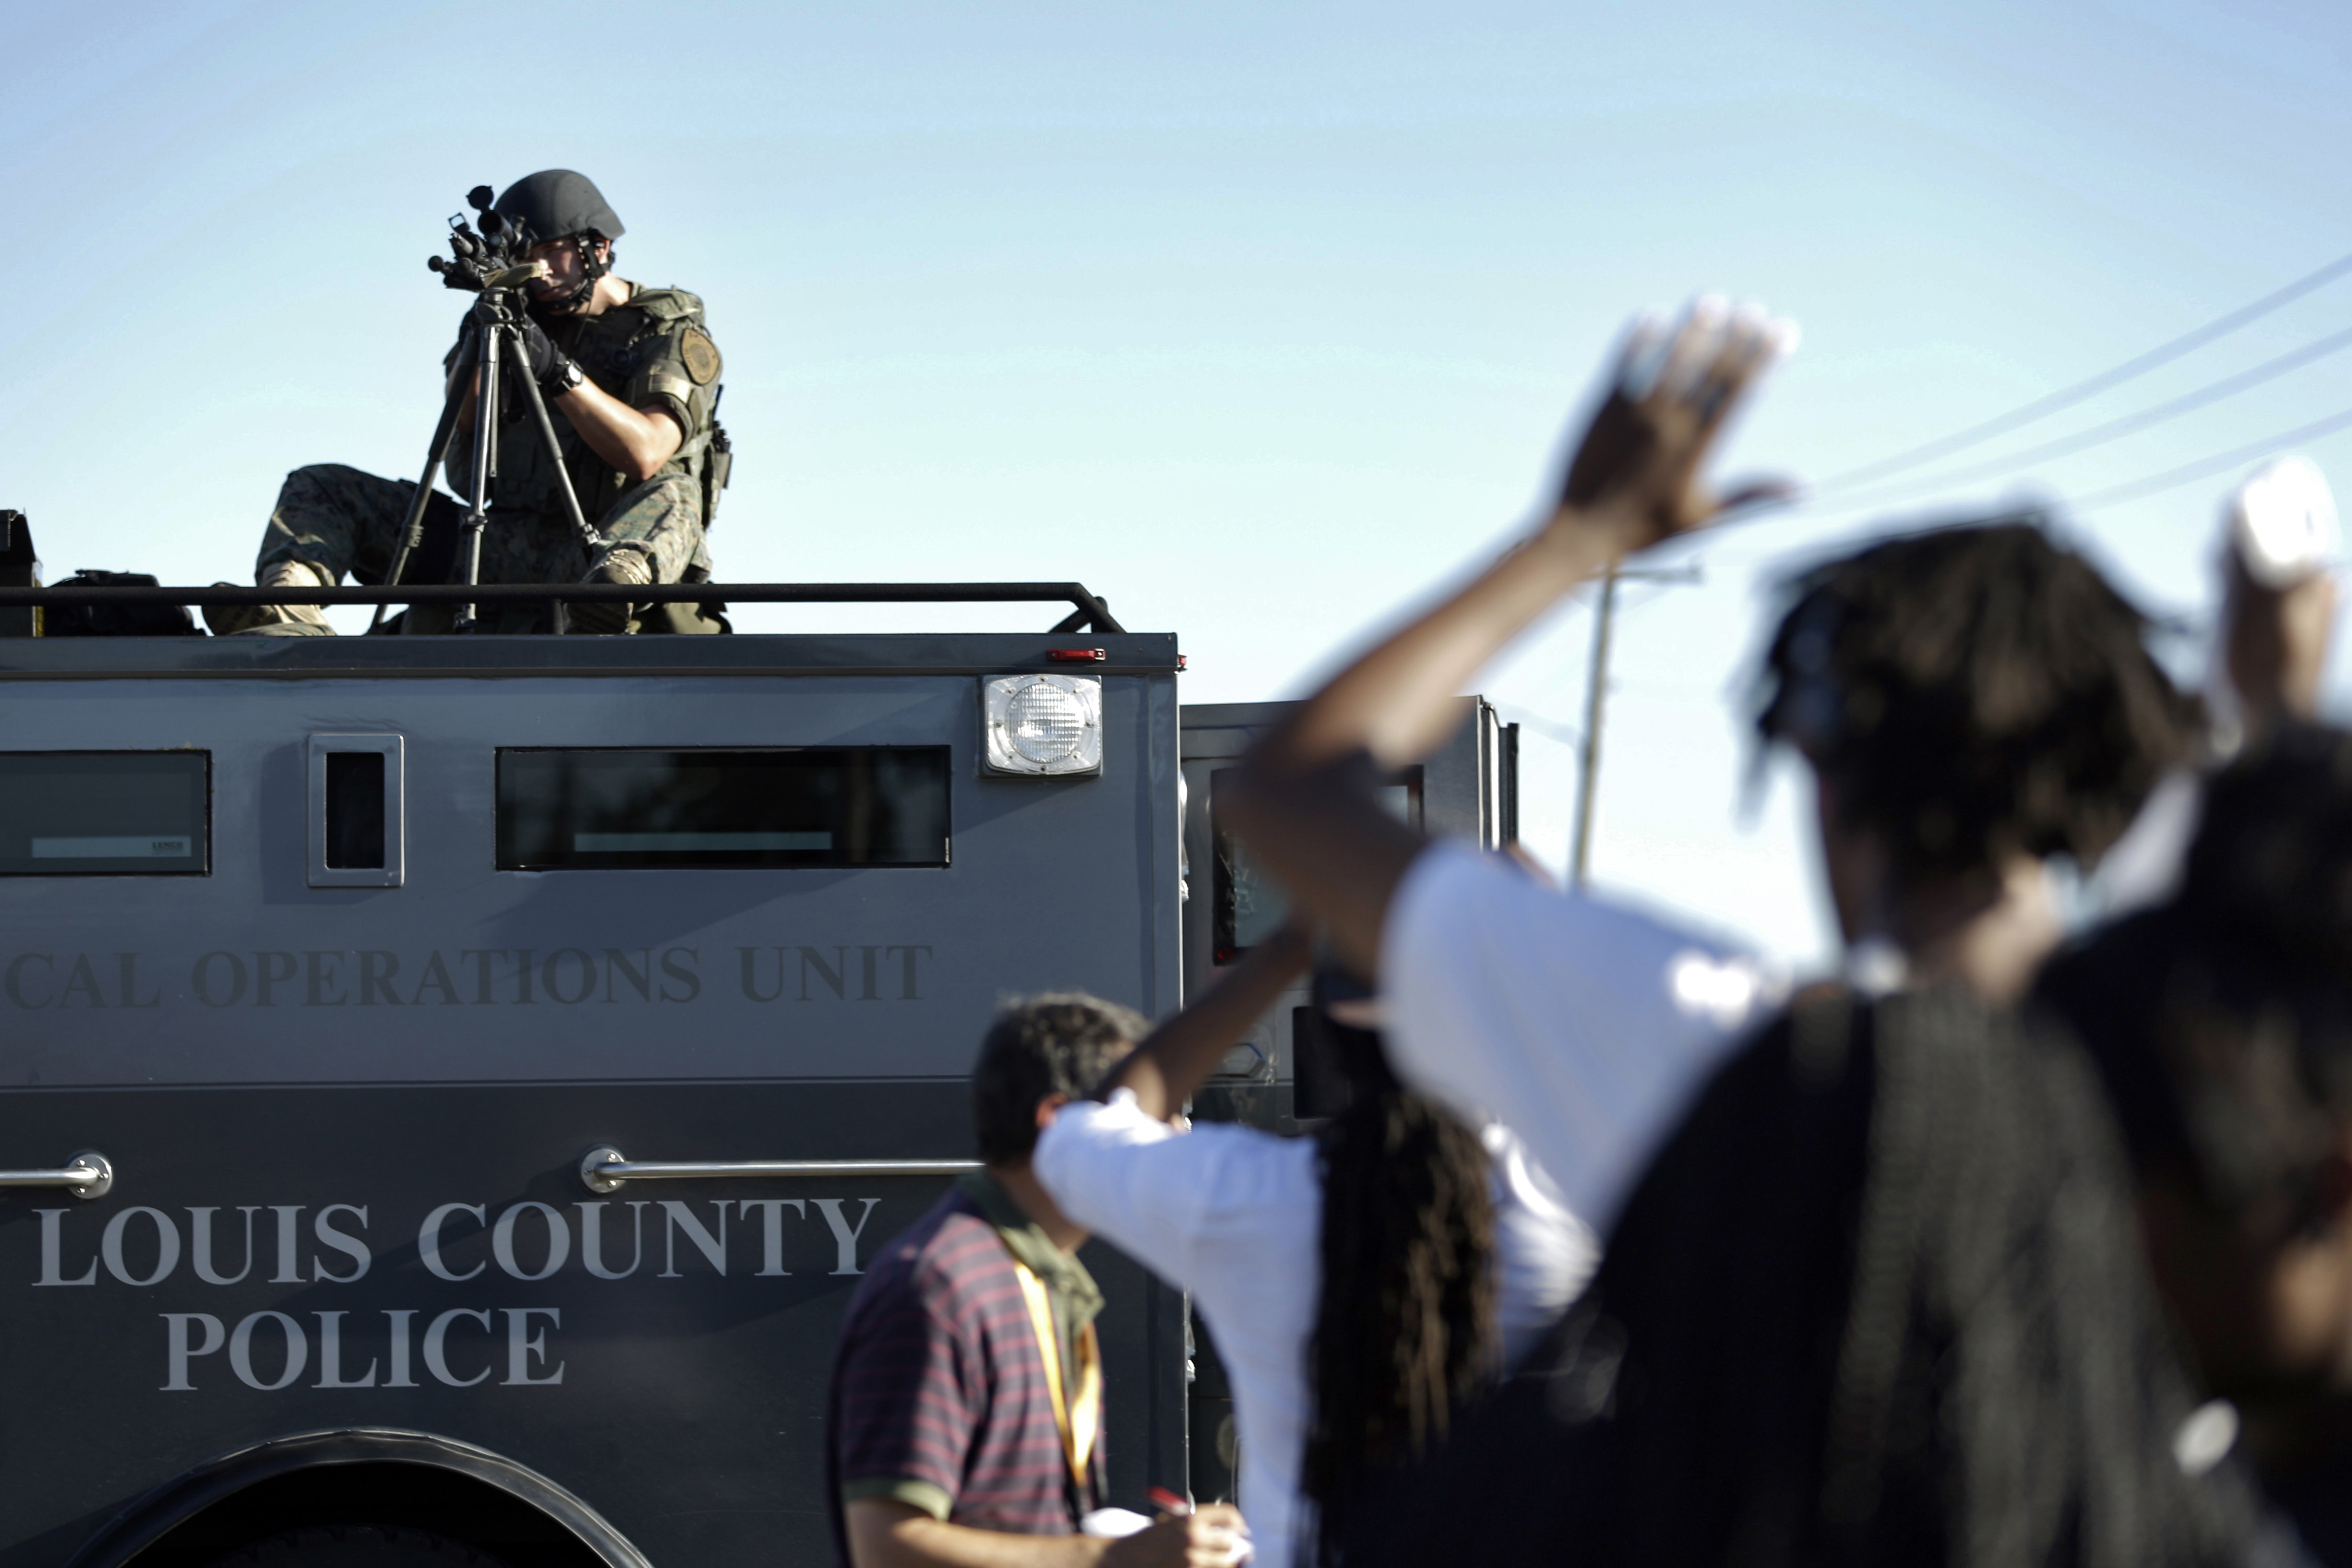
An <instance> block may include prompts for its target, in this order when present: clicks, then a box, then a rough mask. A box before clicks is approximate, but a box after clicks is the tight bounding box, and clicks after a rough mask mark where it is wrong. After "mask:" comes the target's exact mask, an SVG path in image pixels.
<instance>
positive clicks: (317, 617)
mask: <svg viewBox="0 0 2352 1568" xmlns="http://www.w3.org/2000/svg"><path fill="white" fill-rule="evenodd" d="M494 205H495V207H496V209H497V211H498V212H499V214H500V215H501V216H503V217H505V218H506V219H508V220H509V222H511V223H520V224H524V225H529V226H530V231H531V234H532V235H533V236H534V237H535V238H537V240H538V243H537V244H536V246H534V248H533V249H532V250H531V252H530V256H531V259H533V260H536V261H541V262H544V263H546V264H547V274H546V276H545V277H540V278H536V279H534V280H533V281H532V282H531V283H530V286H529V287H530V312H529V315H528V317H527V318H526V324H525V326H524V329H523V330H524V336H525V347H526V350H527V351H528V358H529V361H530V362H529V371H530V374H531V375H532V376H533V377H535V378H536V379H537V381H538V382H539V385H540V390H541V395H542V396H543V397H544V398H545V400H546V402H547V405H548V412H549V413H551V415H552V416H553V423H554V425H555V431H556V435H557V438H558V441H559V443H560V444H561V445H562V451H563V464H564V467H565V469H566V470H567V471H568V472H569V473H570V475H571V476H572V488H573V490H574V491H575V492H576V493H577V495H578V496H579V498H580V510H581V513H582V515H583V516H584V517H587V518H588V520H589V521H590V522H591V523H592V524H593V525H594V527H595V529H596V532H597V534H598V535H599V538H600V542H599V544H598V545H597V546H596V547H595V548H594V549H590V548H589V547H588V546H587V545H586V544H585V542H584V541H583V539H582V538H580V536H579V533H578V530H577V529H575V528H573V527H572V522H571V518H570V515H569V514H568V512H567V511H566V510H565V508H564V505H563V498H562V491H561V488H560V486H558V483H557V478H556V474H555V470H554V468H553V466H552V465H551V461H550V459H549V456H548V453H547V449H546V446H545V444H544V443H543V441H542V440H541V437H540V435H539V434H538V432H537V431H536V430H535V429H533V428H532V426H531V423H530V414H529V410H528V408H527V406H526V405H525V403H524V402H523V401H522V400H521V399H520V398H517V399H512V400H508V401H505V402H502V404H501V413H502V414H503V416H504V417H505V418H507V419H509V420H510V421H512V422H513V423H509V424H508V425H507V426H506V428H505V429H503V430H502V431H501V432H500V433H499V465H498V466H499V472H498V476H497V477H496V479H495V480H494V481H493V482H492V485H491V489H490V506H489V521H488V527H487V528H485V529H484V530H483V535H482V564H481V580H482V581H484V582H579V581H586V582H609V583H627V584H642V583H654V582H704V581H708V580H709V577H710V555H709V550H708V549H706V548H705V546H704V542H703V528H704V524H705V521H706V513H707V501H708V500H709V499H714V498H715V497H706V494H705V482H706V478H707V476H708V474H709V463H710V457H711V435H712V431H713V428H714V426H713V423H712V419H711V414H712V405H713V404H714V403H715V402H716V401H717V393H718V383H719V368H720V361H719V350H718V349H717V348H716V347H715V346H714V345H713V344H712V343H711V340H710V335H709V332H708V331H707V330H706V329H705V328H704V326H703V315H702V301H701V300H700V299H699V298H696V297H695V296H694V295H691V294H688V293H687V292H685V291H684V290H683V289H677V288H647V287H644V286H643V285H641V284H635V283H630V282H628V281H626V280H625V279H624V278H621V277H617V276H615V275H614V272H613V271H612V258H613V242H614V240H616V239H618V238H619V237H620V236H621V234H622V232H623V231H622V226H621V220H620V218H619V217H618V216H617V215H616V214H614V211H613V209H612V208H611V207H610V206H609V205H607V204H605V201H604V196H603V194H602V193H599V192H598V191H597V189H596V187H595V185H594V183H592V182H591V181H590V180H589V179H588V177H587V176H586V175H584V174H578V173H574V172H572V171H571V170H569V169H549V170H545V171H542V172H540V173H537V174H532V175H530V176H528V177H526V178H524V179H521V180H518V181H517V182H515V183H514V184H512V185H510V186H509V187H508V188H507V190H506V193H504V194H503V195H501V196H499V199H498V201H497V202H496V203H495V204H494ZM455 352H456V351H455V350H452V356H453V358H454V355H455ZM472 409H473V398H472V396H471V395H470V394H469V395H468V397H467V401H466V404H465V407H464V409H463V410H462V411H461V415H460V418H459V420H458V423H457V433H458V434H457V442H456V444H454V445H453V446H452V447H451V449H450V452H449V456H448V461H447V464H446V472H447V475H448V479H449V483H450V485H451V486H453V487H455V488H457V489H459V490H461V491H462V490H463V489H465V488H466V487H467V486H468V484H469V483H470V476H471V474H472V465H473V451H472V442H473V419H472ZM413 497H415V486H414V484H412V483H411V482H410V481H408V480H404V479H385V478H380V477H378V476H375V475H373V474H363V473H361V472H360V471H359V470H358V469H355V468H349V467H345V466H343V465H341V464H332V463H322V464H315V465H311V466H310V467H307V468H298V469H296V470H295V471H294V472H293V473H291V474H289V475H288V476H286V484H285V486H284V487H283V488H282V489H280V490H279V491H278V507H277V509H276V510H275V511H273V512H272V513H271V514H270V516H269V524H268V528H267V529H266V530H265V531H264V533H263V536H262V541H261V554H260V559H259V561H258V563H257V567H256V573H255V579H256V580H257V582H259V583H260V584H261V585H262V586H263V587H265V588H274V587H292V588H305V587H311V586H320V587H330V586H332V585H334V584H335V583H338V582H340V581H341V580H342V578H343V574H344V573H346V572H349V573H350V574H351V575H352V576H353V577H355V578H357V579H358V580H360V581H361V582H363V583H378V582H382V581H383V580H384V579H385V578H386V576H387V575H388V574H389V573H390V571H391V569H392V559H393V557H394V554H396V553H397V551H398V549H399V546H400V536H401V528H402V524H403V522H404V520H405V518H406V516H407V512H408V507H409V504H410V501H411V500H412V498H413ZM461 515H462V508H460V507H458V505H457V503H456V502H454V501H452V500H451V499H450V498H449V497H446V496H444V495H441V494H439V493H437V492H436V494H435V495H434V496H433V497H431V499H430V501H429V502H428V504H427V507H426V514H425V542H424V544H423V546H422V547H421V548H420V549H418V550H417V551H416V552H415V554H413V555H412V557H411V558H410V560H409V563H408V565H407V566H406V568H404V570H403V571H402V574H401V577H402V580H403V581H405V582H446V581H450V580H454V576H455V571H456V568H457V538H458V536H457V524H458V519H459V517H460V516H461ZM482 616H483V622H482V623H483V625H484V627H485V629H486V630H491V631H499V632H533V631H546V630H551V626H552V617H551V615H550V614H549V612H547V610H546V609H545V607H543V606H539V605H520V604H508V605H497V604H492V605H486V606H484V607H483V610H482ZM566 619H567V630H570V631H573V632H622V631H632V632H634V631H646V632H673V631H675V632H716V631H721V630H724V623H723V622H719V621H718V620H716V619H715V618H714V617H709V616H705V615H703V614H702V613H700V612H698V611H697V609H696V608H695V607H694V606H692V605H660V606H646V605H637V606H632V605H625V604H619V603H603V604H580V605H574V606H572V607H571V608H570V610H569V612H568V615H567V618H566ZM205 620H206V621H207V622H209V623H210V624H211V626H212V629H213V630H214V631H215V632H218V633H221V634H223V635H227V634H231V633H235V632H257V633H261V634H270V635H288V634H294V635H301V634H305V633H310V634H331V632H330V628H329V627H328V625H327V622H326V618H325V617H324V616H323V615H322V614H320V612H319V611H318V609H317V608H315V607H313V606H310V605H289V606H286V607H283V608H276V607H269V606H262V607H257V608H237V609H230V610H210V609H208V610H207V611H206V612H205ZM450 622H451V615H450V612H448V610H447V609H446V607H444V606H423V605H420V606H412V607H411V608H410V610H409V611H408V612H407V615H406V617H405V618H404V622H403V630H404V631H408V632H438V631H446V630H447V629H448V626H449V625H450Z"/></svg>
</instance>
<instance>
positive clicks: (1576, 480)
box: [1548, 295, 1797, 552]
mask: <svg viewBox="0 0 2352 1568" xmlns="http://www.w3.org/2000/svg"><path fill="white" fill-rule="evenodd" d="M1796 341H1797V329H1796V326H1795V324H1794V323H1793V322H1790V321H1786V320H1780V319H1774V318H1773V317H1772V316H1770V315H1769V314H1768V313H1767V312H1766V311H1765V310H1764V309H1763V308H1762V307H1760V306H1756V305H1743V306H1741V307H1739V308H1738V309H1736V310H1735V309H1732V308H1729V307H1728V306H1727V305H1726V304H1725V303H1724V302H1723V300H1722V299H1720V298H1717V297H1715V296H1711V295H1710V296H1704V297H1702V298H1699V299H1698V300H1696V302H1694V303H1693V304H1692V305H1691V307H1690V308H1689V309H1687V310H1686V311H1685V312H1684V313H1683V317H1682V319H1681V320H1680V321H1678V322H1676V323H1675V326H1674V327H1673V328H1672V329H1668V328H1667V327H1666V326H1665V325H1664V323H1663V322H1662V321H1661V320H1660V319H1658V318H1656V317H1654V316H1645V317H1643V318H1642V319H1638V320H1636V321H1635V322H1634V324H1633V328H1632V329H1630V330H1629V331H1628V332H1627V333H1626V335H1625V341H1624V343H1623V345H1622V347H1621V348H1620V350H1618V354H1617V359H1616V362H1615V364H1614V365H1613V366H1612V368H1611V371H1610V382H1609V389H1608V392H1607V393H1606V395H1605V396H1604V397H1603V398H1602V399H1601V406H1600V408H1599V409H1598V410H1597V411H1595V413H1593V416H1592V422H1591V424H1589V425H1588V426H1587V427H1586V428H1585V432H1584V438H1583V440H1582V441H1581V442H1580V443H1579V444H1578V445H1577V449H1576V455H1575V456H1574V457H1573V458H1571V459H1570V462H1569V465H1568V477H1567V480H1566V482H1565V484H1563V485H1562V486H1561V489H1560V497H1559V511H1558V512H1557V513H1556V514H1555V515H1554V517H1552V519H1551V521H1550V523H1549V525H1548V527H1555V528H1556V527H1589V526H1591V525H1592V524H1594V523H1596V522H1598V523H1601V524H1603V525H1605V526H1608V527H1610V528H1614V529H1618V530H1622V535H1623V538H1622V549H1625V550H1627V551H1629V552H1630V551H1633V550H1637V549H1644V548H1646V547H1648V546H1650V545H1654V544H1656V543H1657V542H1658V541H1660V540H1661V539H1666V538H1673V537H1674V536H1675V535H1677V534H1683V533H1688V532H1690V531H1691V530H1693V529H1695V528H1704V527H1706V524H1707V523H1709V522H1710V521H1712V520H1714V519H1715V518H1716V517H1720V516H1721V515H1722V514H1724V513H1725V512H1727V511H1730V510H1733V509H1735V508H1738V507H1746V506H1752V505H1755V504H1757V503H1758V502H1761V501H1767V500H1775V499H1780V498H1782V497H1786V496H1787V495H1789V494H1790V490H1791V486H1790V485H1788V484H1787V483H1786V482H1785V481H1780V480H1760V481H1754V482H1751V483H1748V484H1746V485H1742V486H1738V487H1735V488H1734V489H1732V490H1730V491H1729V492H1727V493H1726V494H1724V495H1721V496H1717V495H1715V494H1713V493H1712V492H1710V491H1709V490H1707V489H1706V486H1704V485H1703V484H1702V482H1701V480H1700V477H1699V470H1700V468H1701V467H1702V466H1703V465H1705V463H1706V458H1707V455H1708V454H1709V453H1710V452H1711V451H1712V450H1713V448H1714V446H1715V443H1716V440H1717V437H1718V436H1719V435H1720V434H1722V432H1723V428H1724V426H1725V424H1726V423H1728V421H1729V420H1730V418H1731V415H1732V414H1733V413H1734V412H1735V411H1737V410H1738V407H1739V406H1740V404H1741V402H1743V401H1744V399H1745V398H1746V396H1747V394H1748V390H1749V389H1750V388H1751V387H1752V386H1753V385H1754V384H1755V382H1756V381H1757V378H1758V377H1759V376H1760V375H1762V374H1763V372H1764V371H1766V370H1768V369H1769V368H1770V367H1771V365H1772V364H1773V362H1774V361H1777V360H1779V359H1780V358H1781V357H1783V356H1784V355H1786V354H1787V353H1788V352H1789V351H1790V350H1792V349H1793V348H1795V346H1796Z"/></svg>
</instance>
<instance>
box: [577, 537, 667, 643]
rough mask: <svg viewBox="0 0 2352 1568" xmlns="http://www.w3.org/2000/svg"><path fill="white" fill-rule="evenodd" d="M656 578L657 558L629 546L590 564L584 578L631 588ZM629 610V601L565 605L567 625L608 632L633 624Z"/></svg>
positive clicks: (579, 628)
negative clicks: (649, 558)
mask: <svg viewBox="0 0 2352 1568" xmlns="http://www.w3.org/2000/svg"><path fill="white" fill-rule="evenodd" d="M581 580H582V581H583V582H614V583H622V584H625V585H626V586H628V587H630V588H643V587H645V586H646V585H647V584H649V583H651V582H652V581H653V580H654V568H653V562H652V561H650V560H648V559H646V552H645V551H643V550H641V549H625V548H624V549H612V550H607V551H606V552H605V554H604V559H603V560H600V561H598V562H597V563H596V564H595V565H594V566H593V567H590V568H589V569H588V575H587V576H586V577H584V578H583V579H581ZM629 610H630V607H629V606H628V605H626V604H619V603H602V604H567V605H565V606H564V607H563V614H564V629H565V630H566V631H570V632H590V633H598V634H603V635H607V636H609V635H611V634H612V633H613V632H625V631H627V630H628V628H629Z"/></svg>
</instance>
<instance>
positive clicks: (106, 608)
mask: <svg viewBox="0 0 2352 1568" xmlns="http://www.w3.org/2000/svg"><path fill="white" fill-rule="evenodd" d="M55 586H57V587H58V588H159V587H161V586H162V584H161V583H159V582H157V581H156V580H155V579H153V578H152V577H150V576H148V575H147V574H146V573H145V572H143V571H94V570H88V569H85V570H81V571H78V572H75V573H74V574H73V576H72V577H71V578H69V579H68V580H66V581H64V582H60V583H58V584H56V585H55ZM41 635H42V636H44V637H201V636H203V635H204V633H203V632H199V631H197V630H196V622H195V618H194V617H193V616H191V615H190V614H189V613H188V607H187V606H186V605H184V604H51V605H47V606H45V607H43V609H42V611H41Z"/></svg>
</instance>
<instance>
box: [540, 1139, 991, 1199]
mask: <svg viewBox="0 0 2352 1568" xmlns="http://www.w3.org/2000/svg"><path fill="white" fill-rule="evenodd" d="M979 1168H980V1162H979V1161H978V1160H633V1159H630V1158H629V1157H628V1156H627V1155H624V1154H622V1153H621V1151H620V1150H618V1149H616V1148H614V1147H613V1146H612V1145H609V1144H605V1145H598V1146H597V1147H595V1148H593V1149H591V1150H589V1151H588V1152H587V1153H586V1154H584V1155H581V1156H580V1182H581V1185H582V1186H585V1187H586V1188H587V1189H588V1190H589V1191H590V1192H614V1191H617V1190H618V1189H619V1188H620V1186H621V1184H622V1183H623V1182H631V1181H696V1180H704V1179H708V1178H709V1177H712V1176H961V1175H962V1174H963V1173H964V1172H966V1171H976V1170H978V1169H979Z"/></svg>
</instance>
